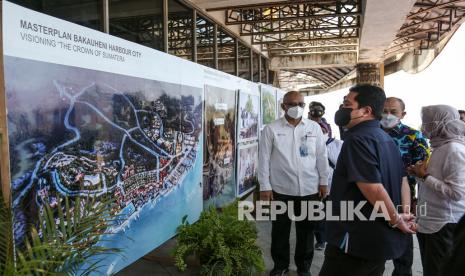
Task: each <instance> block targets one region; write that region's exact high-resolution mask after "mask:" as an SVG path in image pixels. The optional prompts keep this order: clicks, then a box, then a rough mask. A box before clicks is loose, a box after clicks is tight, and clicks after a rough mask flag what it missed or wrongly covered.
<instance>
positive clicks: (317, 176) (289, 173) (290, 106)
mask: <svg viewBox="0 0 465 276" xmlns="http://www.w3.org/2000/svg"><path fill="white" fill-rule="evenodd" d="M304 107H305V102H304V97H303V96H302V95H301V94H300V93H299V92H296V91H291V92H288V93H287V94H286V95H285V96H284V99H283V103H282V104H281V108H282V109H283V110H284V111H285V116H284V117H283V118H281V119H278V120H276V121H274V122H272V123H271V124H268V125H267V126H266V127H265V128H264V129H263V131H262V134H261V137H260V142H259V162H258V181H259V182H260V197H261V199H262V200H265V201H269V200H274V201H282V202H284V203H285V204H286V206H289V204H290V203H292V204H293V205H294V213H295V216H296V217H298V216H300V213H301V203H302V202H306V201H311V200H319V199H320V198H324V197H325V196H326V194H327V186H328V170H329V165H328V156H327V153H326V139H325V137H324V136H323V132H322V131H321V129H320V126H319V125H318V124H317V123H315V122H313V121H310V120H308V119H306V118H303V117H302V114H303V109H304ZM291 223H292V221H291V219H290V218H289V216H288V214H287V212H286V213H284V214H278V215H277V216H276V220H274V221H273V222H272V228H271V256H272V258H273V262H274V268H273V270H272V271H271V273H270V275H284V274H285V273H286V272H287V271H288V267H289V254H290V249H289V235H290V230H291ZM295 226H296V234H297V241H296V250H295V256H294V260H295V263H296V265H297V272H298V274H299V276H308V275H311V274H310V265H311V263H312V259H313V228H314V223H313V222H312V221H310V220H309V219H308V217H306V218H305V219H304V220H302V221H296V222H295Z"/></svg>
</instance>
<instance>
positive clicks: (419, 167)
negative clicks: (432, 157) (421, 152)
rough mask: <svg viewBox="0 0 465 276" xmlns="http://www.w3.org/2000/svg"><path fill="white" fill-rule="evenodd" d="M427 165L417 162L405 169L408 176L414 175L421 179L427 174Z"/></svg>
mask: <svg viewBox="0 0 465 276" xmlns="http://www.w3.org/2000/svg"><path fill="white" fill-rule="evenodd" d="M427 168H428V163H427V162H424V161H418V162H417V163H416V164H415V165H411V166H409V167H408V168H407V171H408V173H409V174H411V175H414V176H416V177H418V178H423V177H425V175H426V174H427Z"/></svg>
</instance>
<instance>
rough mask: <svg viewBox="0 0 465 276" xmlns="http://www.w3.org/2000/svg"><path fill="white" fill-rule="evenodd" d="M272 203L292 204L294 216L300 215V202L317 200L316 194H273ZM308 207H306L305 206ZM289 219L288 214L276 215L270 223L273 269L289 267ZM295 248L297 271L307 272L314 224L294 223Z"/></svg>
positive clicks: (305, 221)
mask: <svg viewBox="0 0 465 276" xmlns="http://www.w3.org/2000/svg"><path fill="white" fill-rule="evenodd" d="M273 200H274V201H282V202H285V203H286V207H288V206H289V204H288V203H289V202H292V203H293V204H294V213H295V216H297V217H298V216H300V215H301V202H302V201H311V200H318V194H313V195H308V196H302V197H300V196H288V195H283V194H278V193H276V192H273ZM307 206H308V205H307ZM291 223H292V221H291V219H290V218H289V216H288V212H286V213H284V214H278V215H277V216H276V220H274V221H272V223H271V257H272V259H273V262H274V268H277V269H286V268H288V267H289V260H290V256H289V255H290V246H289V236H290V233H291ZM295 229H296V236H297V240H296V247H295V254H294V261H295V264H296V266H297V270H298V271H309V270H310V266H311V264H312V260H313V230H314V222H313V221H310V220H308V218H306V219H304V220H302V221H295Z"/></svg>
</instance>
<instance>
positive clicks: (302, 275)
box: [297, 270, 312, 276]
mask: <svg viewBox="0 0 465 276" xmlns="http://www.w3.org/2000/svg"><path fill="white" fill-rule="evenodd" d="M297 275H299V276H312V273H310V271H298V270H297Z"/></svg>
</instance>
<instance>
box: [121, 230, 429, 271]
mask: <svg viewBox="0 0 465 276" xmlns="http://www.w3.org/2000/svg"><path fill="white" fill-rule="evenodd" d="M257 228H258V233H259V238H258V243H259V245H260V246H261V248H262V249H263V254H264V259H265V265H266V268H267V272H269V271H270V270H271V268H272V267H273V262H272V260H271V256H270V236H271V223H270V222H257ZM414 241H415V245H414V247H415V252H414V264H413V275H414V276H420V275H422V268H421V262H420V253H419V251H418V243H417V239H416V238H415V237H414ZM294 243H295V232H294V229H292V233H291V252H293V250H294ZM174 244H175V241H174V240H170V241H168V242H167V243H165V244H164V245H163V246H161V247H160V248H158V249H157V250H155V251H153V252H151V253H150V254H148V255H147V256H145V257H144V258H142V259H140V260H139V261H137V262H135V263H133V264H132V265H130V266H129V267H127V268H125V269H124V270H122V271H121V272H119V273H118V274H117V276H129V275H144V276H145V275H148V276H149V275H156V276H158V275H160V276H164V275H167V276H168V275H170V276H178V275H180V276H181V275H198V274H199V267H198V266H197V265H195V262H193V261H190V262H189V263H191V264H193V265H191V266H190V268H189V269H188V270H187V271H186V272H183V273H182V272H179V271H178V270H177V269H176V267H174V265H173V260H172V259H171V258H170V254H171V251H172V249H173V246H174ZM292 259H293V258H292V256H291V260H292ZM323 260H324V255H323V251H315V256H314V258H313V264H312V268H311V272H312V275H318V273H319V271H320V269H321V265H322V264H323ZM290 270H291V271H290V272H289V273H288V274H287V275H289V276H293V275H297V273H296V271H295V270H296V267H295V265H294V264H291V267H290ZM392 270H393V265H392V262H390V261H389V262H387V263H386V270H385V273H384V275H391V273H392ZM265 275H267V273H266V274H265ZM341 276H343V275H341Z"/></svg>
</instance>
